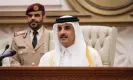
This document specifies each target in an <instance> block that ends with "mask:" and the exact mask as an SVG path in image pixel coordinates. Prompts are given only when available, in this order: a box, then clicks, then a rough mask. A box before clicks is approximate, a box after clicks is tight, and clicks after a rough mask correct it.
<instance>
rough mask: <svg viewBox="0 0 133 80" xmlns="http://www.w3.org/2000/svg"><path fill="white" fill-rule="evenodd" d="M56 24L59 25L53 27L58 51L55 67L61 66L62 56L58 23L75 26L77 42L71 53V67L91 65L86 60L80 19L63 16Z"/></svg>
mask: <svg viewBox="0 0 133 80" xmlns="http://www.w3.org/2000/svg"><path fill="white" fill-rule="evenodd" d="M75 21H76V22H75ZM56 22H57V23H55V24H54V26H53V40H54V44H55V50H56V55H55V58H54V63H55V65H56V66H58V65H59V60H60V55H61V52H60V49H61V44H60V42H59V39H58V35H57V32H58V30H57V27H58V23H60V22H68V23H71V24H72V25H73V27H74V31H75V42H74V44H73V48H72V49H71V50H72V51H71V52H72V55H73V58H72V65H71V66H88V65H89V64H88V61H87V58H86V43H85V41H84V37H83V34H82V30H81V29H80V27H79V23H78V18H77V17H73V16H62V17H60V19H59V20H57V19H56Z"/></svg>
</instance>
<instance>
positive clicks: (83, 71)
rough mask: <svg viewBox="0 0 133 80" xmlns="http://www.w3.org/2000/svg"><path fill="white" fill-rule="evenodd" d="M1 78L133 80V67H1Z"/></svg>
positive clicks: (15, 79) (11, 79) (29, 79)
mask: <svg viewBox="0 0 133 80" xmlns="http://www.w3.org/2000/svg"><path fill="white" fill-rule="evenodd" d="M0 80H133V68H129V67H0Z"/></svg>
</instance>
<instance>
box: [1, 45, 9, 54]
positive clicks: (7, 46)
mask: <svg viewBox="0 0 133 80" xmlns="http://www.w3.org/2000/svg"><path fill="white" fill-rule="evenodd" d="M8 48H9V44H7V45H6V47H5V50H4V51H3V53H2V55H3V54H4V52H5V51H6V50H7V49H8Z"/></svg>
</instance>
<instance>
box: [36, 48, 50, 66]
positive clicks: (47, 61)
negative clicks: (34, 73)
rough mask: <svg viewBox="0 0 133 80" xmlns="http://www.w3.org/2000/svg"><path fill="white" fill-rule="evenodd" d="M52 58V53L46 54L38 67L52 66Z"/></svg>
mask: <svg viewBox="0 0 133 80" xmlns="http://www.w3.org/2000/svg"><path fill="white" fill-rule="evenodd" d="M51 57H52V51H50V52H47V53H45V54H44V55H43V56H42V57H41V59H40V62H39V65H38V66H39V67H47V66H50V62H51V61H50V60H51Z"/></svg>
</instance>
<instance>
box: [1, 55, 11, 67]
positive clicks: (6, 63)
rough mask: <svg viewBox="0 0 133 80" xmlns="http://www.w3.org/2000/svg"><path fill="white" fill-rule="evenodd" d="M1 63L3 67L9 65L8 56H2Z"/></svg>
mask: <svg viewBox="0 0 133 80" xmlns="http://www.w3.org/2000/svg"><path fill="white" fill-rule="evenodd" d="M2 63H3V64H2V66H3V67H6V66H10V61H9V57H6V58H4V59H3V61H2Z"/></svg>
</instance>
